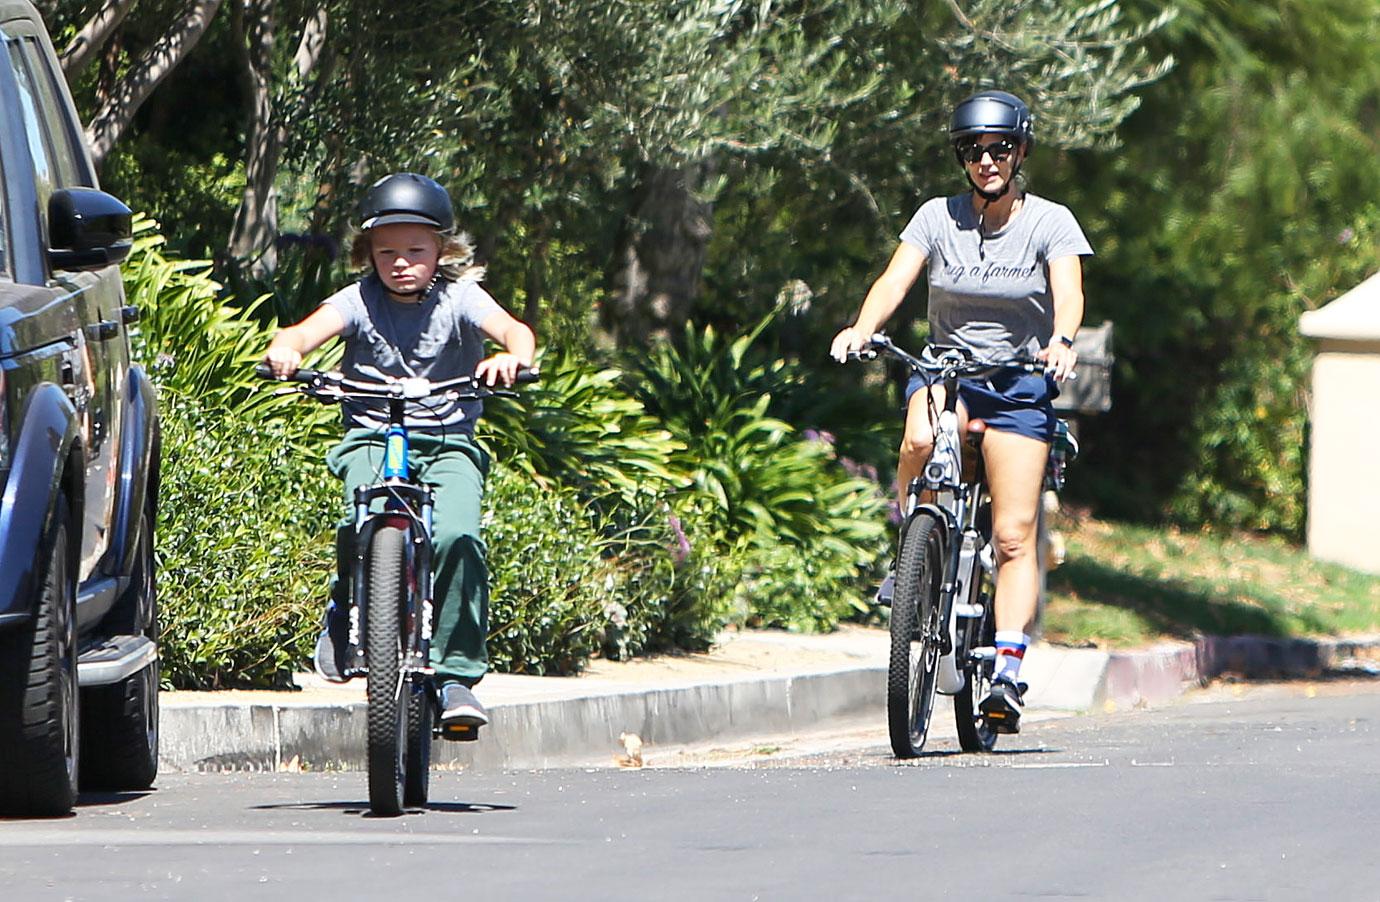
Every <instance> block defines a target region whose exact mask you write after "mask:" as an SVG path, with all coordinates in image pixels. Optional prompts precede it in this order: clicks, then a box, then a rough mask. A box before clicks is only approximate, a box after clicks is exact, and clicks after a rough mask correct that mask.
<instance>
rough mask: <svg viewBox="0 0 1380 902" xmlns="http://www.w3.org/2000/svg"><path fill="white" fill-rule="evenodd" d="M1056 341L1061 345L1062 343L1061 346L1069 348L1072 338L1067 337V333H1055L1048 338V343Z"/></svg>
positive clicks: (1071, 345) (1071, 344)
mask: <svg viewBox="0 0 1380 902" xmlns="http://www.w3.org/2000/svg"><path fill="white" fill-rule="evenodd" d="M1056 341H1057V342H1059V343H1060V344H1061V345H1063V346H1064V347H1066V348H1071V347H1073V339H1072V338H1069V337H1068V336H1067V335H1056V336H1054V337H1053V338H1052V339H1050V344H1053V343H1054V342H1056Z"/></svg>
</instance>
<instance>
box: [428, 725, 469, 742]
mask: <svg viewBox="0 0 1380 902" xmlns="http://www.w3.org/2000/svg"><path fill="white" fill-rule="evenodd" d="M436 733H437V735H439V736H440V737H441V738H442V739H448V740H450V741H451V742H474V741H475V740H477V739H478V738H479V727H477V726H475V725H474V724H472V723H443V724H441V726H440V727H438V728H437V730H436Z"/></svg>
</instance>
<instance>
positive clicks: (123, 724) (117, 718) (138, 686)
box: [81, 508, 159, 790]
mask: <svg viewBox="0 0 1380 902" xmlns="http://www.w3.org/2000/svg"><path fill="white" fill-rule="evenodd" d="M120 605H121V609H122V610H123V611H130V612H134V613H135V616H136V617H137V618H138V622H136V623H135V624H133V629H132V630H131V631H138V632H141V633H142V634H143V635H145V636H147V637H148V638H149V639H150V640H151V641H153V642H155V643H156V642H157V641H158V584H157V580H156V578H155V572H154V560H153V515H152V513H151V512H150V511H149V510H148V509H147V508H146V509H145V510H144V516H143V521H142V522H141V523H140V524H139V549H138V552H137V554H136V556H135V561H134V571H133V572H132V573H131V574H130V584H129V589H128V597H127V598H125V599H122V600H121V602H120ZM158 678H159V669H158V661H157V659H155V660H154V661H153V663H151V664H149V665H148V666H147V667H145V668H144V669H143V670H141V671H139V672H138V673H136V674H134V675H133V676H130V677H126V678H125V679H123V680H121V681H120V682H118V683H115V684H113V685H110V686H92V687H89V688H87V689H83V690H82V692H81V717H82V724H83V725H84V729H83V730H82V737H81V739H82V748H81V753H82V754H81V757H82V761H83V767H82V773H81V785H82V788H83V789H108V790H130V789H148V788H149V787H150V786H151V785H153V781H154V778H155V777H157V776H158Z"/></svg>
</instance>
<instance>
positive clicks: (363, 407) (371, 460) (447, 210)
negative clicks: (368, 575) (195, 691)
mask: <svg viewBox="0 0 1380 902" xmlns="http://www.w3.org/2000/svg"><path fill="white" fill-rule="evenodd" d="M360 213H361V221H360V225H359V234H358V235H357V236H356V238H355V241H354V245H353V247H352V249H351V261H352V262H353V263H354V265H355V266H356V267H358V268H360V269H362V270H364V271H365V275H364V277H363V278H361V279H360V280H359V281H358V282H355V283H354V284H352V285H350V286H348V287H346V288H345V289H343V290H342V291H339V292H337V293H336V294H333V295H331V296H330V297H328V298H326V300H324V301H322V302H321V305H320V306H319V307H317V308H316V310H315V311H314V312H312V313H311V314H310V315H309V316H307V317H306V318H305V319H303V320H302V321H301V322H299V323H297V324H296V325H294V326H289V327H287V328H285V329H283V330H281V331H279V332H278V334H277V335H276V336H274V338H273V341H272V342H271V343H270V344H269V347H268V351H267V353H266V354H265V355H264V362H265V363H266V364H268V366H269V368H270V369H272V370H273V374H274V375H275V376H277V377H279V378H286V377H289V376H291V375H292V374H293V373H294V372H296V371H297V369H298V368H299V367H300V366H301V365H302V357H303V356H304V355H306V354H309V353H311V352H312V351H314V350H316V349H317V348H319V347H320V346H321V345H323V344H325V343H326V342H327V341H329V340H330V339H332V338H336V337H342V338H344V340H345V356H344V360H343V362H342V364H341V370H342V372H343V373H344V374H345V375H346V376H347V377H350V378H354V379H363V380H370V381H381V380H383V379H385V378H388V377H397V378H403V377H409V376H415V377H423V378H426V379H429V380H432V381H440V380H444V379H452V378H455V377H458V376H467V375H470V374H471V373H473V374H474V375H475V376H476V377H477V378H479V379H481V380H483V381H485V382H487V383H488V384H489V385H491V386H492V385H494V384H495V383H496V382H502V383H503V384H504V385H512V384H513V380H514V379H515V378H516V376H517V373H518V371H519V369H520V368H521V367H530V366H531V365H532V360H533V357H534V355H535V354H536V338H535V336H534V335H533V334H532V330H531V329H529V328H528V327H527V326H526V325H524V324H523V323H522V322H520V321H518V320H517V319H515V318H514V317H513V316H512V315H510V314H509V313H508V312H507V311H506V310H504V309H503V308H502V307H501V306H499V304H498V303H497V302H496V301H495V300H494V299H493V298H492V297H491V296H490V295H489V293H488V292H486V291H485V290H484V289H483V288H482V287H480V284H479V281H480V279H482V278H483V274H484V271H483V268H482V267H479V266H475V265H474V264H473V260H474V251H473V248H472V246H471V245H470V242H469V239H468V236H466V235H464V234H463V233H461V234H456V233H455V232H454V226H455V216H454V213H453V211H452V209H451V203H450V195H449V194H448V193H447V192H446V190H445V188H443V187H441V186H440V185H439V184H437V183H436V182H434V181H432V180H431V179H429V178H426V177H425V176H421V175H415V174H413V173H406V172H405V173H398V174H395V175H390V176H387V177H386V178H383V179H380V180H379V181H377V182H375V183H374V185H373V186H372V187H371V188H370V189H369V192H368V194H367V196H366V197H365V198H364V202H363V203H362V204H361V206H360ZM485 337H488V338H491V339H493V340H494V341H496V342H498V343H499V344H500V345H502V346H503V347H504V349H505V350H504V352H502V353H498V354H494V355H493V356H491V357H489V358H487V359H481V358H483V357H484V339H485ZM343 412H344V420H345V428H346V432H345V436H344V439H343V440H342V441H341V443H340V444H339V445H337V446H336V447H335V448H333V449H332V450H331V452H330V454H329V455H328V456H327V458H326V460H327V463H328V465H329V466H330V470H331V472H332V473H333V474H335V475H336V476H338V477H340V478H341V479H343V480H344V482H345V502H346V507H347V520H346V521H345V522H343V523H342V525H341V536H340V540H338V541H337V546H336V547H337V553H338V554H340V550H341V549H349V548H351V547H352V545H353V542H352V538H353V521H351V520H349V514H348V510H349V508H350V505H351V501H352V499H353V497H354V490H355V488H356V487H357V486H360V485H367V484H372V483H374V482H377V481H378V480H377V473H378V471H379V466H380V462H381V461H382V458H383V434H382V430H383V429H384V428H386V427H387V425H388V415H387V409H386V407H384V406H383V404H382V402H377V403H376V404H371V403H369V402H363V401H347V402H346V403H345V404H344V405H343ZM481 412H482V404H481V403H480V402H478V401H437V400H432V401H428V402H426V403H425V404H422V403H418V402H409V403H408V408H407V414H406V422H407V428H408V430H409V433H410V445H411V449H412V450H411V458H412V459H411V461H410V463H411V465H412V467H413V468H414V469H415V470H416V472H417V474H418V478H419V479H420V480H421V481H422V482H424V483H426V484H428V485H431V486H433V487H434V489H435V492H436V495H435V499H436V501H435V521H434V524H433V528H434V532H433V536H432V539H433V543H434V548H435V557H434V563H435V576H434V590H435V597H436V623H435V630H434V633H433V636H432V643H431V665H432V666H433V667H434V668H435V671H436V681H437V684H438V685H439V686H440V695H441V722H442V723H443V724H457V725H470V726H474V727H479V726H483V725H484V724H487V723H488V721H489V718H488V713H487V712H486V711H485V710H484V707H483V705H481V704H480V703H479V700H478V699H476V698H475V697H474V693H473V692H472V691H471V687H473V686H474V684H476V683H478V682H479V680H480V679H481V678H482V677H483V676H484V673H485V672H486V671H487V670H488V654H487V651H486V648H485V640H486V638H487V633H488V616H489V579H488V566H487V563H486V561H485V554H484V543H483V541H482V539H481V538H480V535H479V517H480V499H481V496H482V494H483V490H484V477H485V474H486V473H487V472H488V468H489V460H488V455H487V454H485V453H484V451H483V450H482V449H481V448H480V447H479V446H478V445H477V444H475V442H474V424H475V420H477V419H478V417H479V415H480V413H481ZM341 557H342V561H343V555H341ZM344 573H348V567H346V566H345V565H344V564H343V563H342V562H338V575H337V578H336V580H335V582H334V583H333V585H332V589H331V602H330V604H329V605H328V606H327V611H326V628H325V629H324V630H322V632H321V636H320V638H319V639H318V640H317V646H316V669H317V672H318V673H320V674H321V676H323V677H324V678H325V679H328V680H331V681H333V682H341V681H343V680H344V679H346V674H345V673H344V664H343V662H345V661H346V660H348V658H347V649H346V644H347V642H348V635H349V623H348V621H347V619H346V617H345V616H344V615H343V612H344V611H345V610H347V609H348V605H349V587H348V585H347V580H346V579H345V578H343V577H342V576H340V575H339V574H344Z"/></svg>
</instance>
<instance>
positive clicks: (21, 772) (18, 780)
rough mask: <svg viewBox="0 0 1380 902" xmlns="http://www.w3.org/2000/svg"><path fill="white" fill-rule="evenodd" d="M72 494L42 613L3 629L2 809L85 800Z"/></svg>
mask: <svg viewBox="0 0 1380 902" xmlns="http://www.w3.org/2000/svg"><path fill="white" fill-rule="evenodd" d="M71 520H72V515H71V510H70V508H69V507H68V505H67V499H66V498H65V497H63V496H59V497H58V501H57V506H56V509H55V511H54V514H53V523H52V526H51V528H50V529H49V531H48V535H47V537H46V541H45V542H44V546H43V547H44V549H45V551H44V555H43V560H42V561H41V562H40V563H41V567H40V570H39V574H40V578H39V584H38V599H37V603H36V604H35V606H34V616H33V618H32V619H31V620H30V621H29V622H28V623H26V624H23V625H22V626H20V627H19V628H18V629H13V630H10V631H7V632H5V633H0V812H3V813H5V814H12V815H37V816H48V817H56V816H61V815H65V814H69V813H71V811H72V806H73V805H75V804H76V801H77V774H78V770H79V768H78V763H79V759H80V747H81V742H80V735H81V730H80V722H79V719H80V715H79V713H78V712H79V710H80V706H79V704H78V698H77V693H78V690H77V637H76V578H75V574H74V573H73V572H72V570H73V568H72V564H71V560H72V554H71V546H70V544H69V535H70V532H71V527H72V522H71Z"/></svg>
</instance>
